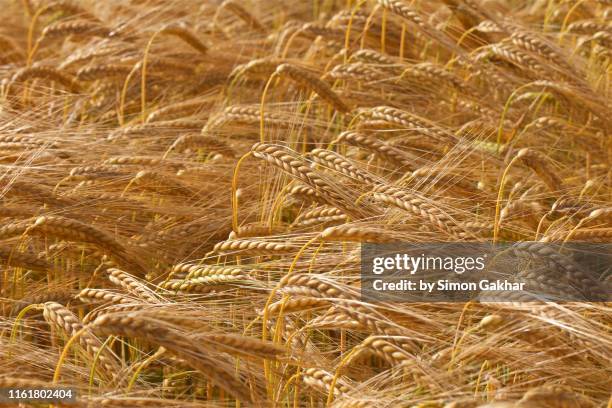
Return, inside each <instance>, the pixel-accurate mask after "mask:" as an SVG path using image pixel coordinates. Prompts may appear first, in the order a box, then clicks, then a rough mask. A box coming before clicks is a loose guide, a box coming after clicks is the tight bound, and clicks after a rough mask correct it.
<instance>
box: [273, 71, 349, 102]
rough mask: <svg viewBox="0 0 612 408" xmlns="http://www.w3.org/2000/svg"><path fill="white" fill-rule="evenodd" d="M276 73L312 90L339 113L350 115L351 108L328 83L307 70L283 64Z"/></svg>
mask: <svg viewBox="0 0 612 408" xmlns="http://www.w3.org/2000/svg"><path fill="white" fill-rule="evenodd" d="M274 72H275V73H276V74H277V75H279V76H281V77H287V78H290V79H291V80H293V81H294V82H295V83H297V84H298V85H300V86H302V87H304V88H306V89H310V90H312V91H313V92H315V93H316V94H317V95H319V96H320V97H321V99H323V100H324V101H326V102H327V103H329V104H330V105H331V106H332V107H333V108H334V109H336V110H337V111H339V112H342V113H348V112H349V111H350V109H349V107H348V106H347V105H346V104H345V103H344V102H343V101H342V99H340V97H339V96H338V94H337V93H335V92H334V91H333V89H332V88H331V87H330V86H329V85H328V84H327V83H325V82H323V81H322V80H320V79H319V78H317V77H316V76H315V75H313V74H312V73H310V72H308V71H306V70H305V69H303V68H300V67H298V66H296V65H292V64H281V65H279V66H278V67H277V68H276V71H274Z"/></svg>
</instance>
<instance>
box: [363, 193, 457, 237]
mask: <svg viewBox="0 0 612 408" xmlns="http://www.w3.org/2000/svg"><path fill="white" fill-rule="evenodd" d="M373 197H374V199H375V200H379V201H380V202H382V203H385V204H390V205H393V206H395V207H398V208H401V209H404V210H406V211H408V212H410V213H412V214H414V215H417V216H419V217H421V218H422V219H424V220H427V221H429V222H430V224H431V225H432V226H434V227H436V228H438V229H440V230H441V231H444V232H446V233H448V234H450V235H451V236H454V237H461V236H464V235H465V233H466V231H465V229H464V228H462V226H461V225H460V224H459V223H458V222H457V221H455V220H454V219H453V218H451V217H450V216H449V215H448V214H446V212H444V211H443V210H442V209H440V208H438V207H437V206H436V205H435V204H434V203H432V202H430V201H428V200H425V199H424V198H422V197H419V196H418V195H416V194H414V193H408V192H407V191H403V190H400V189H398V188H396V187H393V186H388V185H380V186H377V187H375V189H374V195H373Z"/></svg>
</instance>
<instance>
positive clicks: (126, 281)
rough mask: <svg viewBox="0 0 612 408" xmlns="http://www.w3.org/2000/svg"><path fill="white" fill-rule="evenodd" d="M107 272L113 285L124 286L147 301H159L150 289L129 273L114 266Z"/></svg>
mask: <svg viewBox="0 0 612 408" xmlns="http://www.w3.org/2000/svg"><path fill="white" fill-rule="evenodd" d="M107 272H108V279H109V280H110V281H111V282H112V283H114V284H115V285H117V286H120V287H122V288H124V289H125V290H127V291H128V292H130V293H132V294H134V295H136V296H137V297H139V298H141V299H143V300H145V301H147V302H151V303H157V302H158V301H159V299H158V298H157V296H155V294H154V292H153V291H152V290H151V289H149V288H148V287H147V286H146V285H145V284H144V283H143V282H140V281H139V280H138V279H136V278H134V277H133V276H131V275H130V274H128V273H126V272H124V271H122V270H120V269H116V268H110V269H108V271H107Z"/></svg>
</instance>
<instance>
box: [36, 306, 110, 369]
mask: <svg viewBox="0 0 612 408" xmlns="http://www.w3.org/2000/svg"><path fill="white" fill-rule="evenodd" d="M43 316H44V318H45V320H46V321H47V323H49V324H50V325H52V326H54V327H56V328H58V329H60V330H62V331H63V332H64V333H65V334H66V336H68V337H71V336H74V335H75V334H76V333H77V332H79V331H80V330H81V329H83V324H82V323H81V322H80V321H79V319H78V317H76V316H75V315H74V314H73V313H72V312H71V311H70V310H68V309H66V308H65V307H64V306H63V305H61V304H59V303H56V302H47V303H45V305H44V309H43ZM79 343H80V344H81V345H82V346H83V348H84V349H85V350H87V352H88V353H89V354H90V356H92V357H94V356H98V360H99V364H100V366H101V368H102V369H103V370H104V371H103V372H104V374H105V375H108V376H112V375H114V374H115V373H116V372H117V370H118V369H119V367H120V365H119V363H118V361H117V358H116V357H115V356H114V355H113V354H112V353H111V352H110V351H109V350H107V349H104V350H100V349H101V348H102V347H103V345H102V342H101V341H100V339H98V338H97V337H96V336H95V335H94V334H93V333H92V332H91V331H89V330H87V329H85V331H84V332H83V333H82V334H81V335H80V336H79Z"/></svg>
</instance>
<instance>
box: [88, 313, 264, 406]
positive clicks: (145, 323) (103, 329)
mask: <svg viewBox="0 0 612 408" xmlns="http://www.w3.org/2000/svg"><path fill="white" fill-rule="evenodd" d="M89 327H91V330H93V331H94V332H95V333H98V334H99V335H116V336H126V337H132V338H140V339H143V340H146V341H149V342H151V343H152V344H155V345H158V346H162V347H164V348H165V349H167V350H168V352H169V353H170V354H172V355H174V356H176V357H177V358H179V359H181V360H183V361H184V362H185V363H186V364H187V365H189V366H191V367H193V368H195V369H196V370H198V371H199V372H201V373H202V374H203V375H205V376H206V377H208V378H210V379H211V380H212V381H213V382H214V383H215V384H216V385H218V386H219V387H221V388H222V389H223V390H225V392H227V393H228V394H229V395H232V396H234V397H235V398H237V399H238V400H241V401H244V402H246V403H250V402H252V401H253V400H252V398H251V391H250V390H249V388H248V387H247V385H246V384H244V383H243V382H242V381H241V380H240V379H239V378H238V377H237V376H236V375H235V374H234V373H233V372H232V371H233V370H231V369H228V367H224V366H223V365H220V364H219V362H218V361H215V359H214V358H213V357H212V356H210V357H209V356H207V355H206V353H205V352H203V350H201V346H198V345H197V344H193V343H192V341H191V340H190V339H189V338H187V337H186V336H185V335H182V334H181V333H179V332H177V331H176V330H173V329H171V328H168V327H165V326H163V325H162V324H160V323H158V322H155V321H153V320H152V319H146V318H137V317H135V316H132V315H124V314H105V315H102V316H100V317H98V318H97V319H96V320H95V321H94V322H93V323H91V325H90V326H89Z"/></svg>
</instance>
